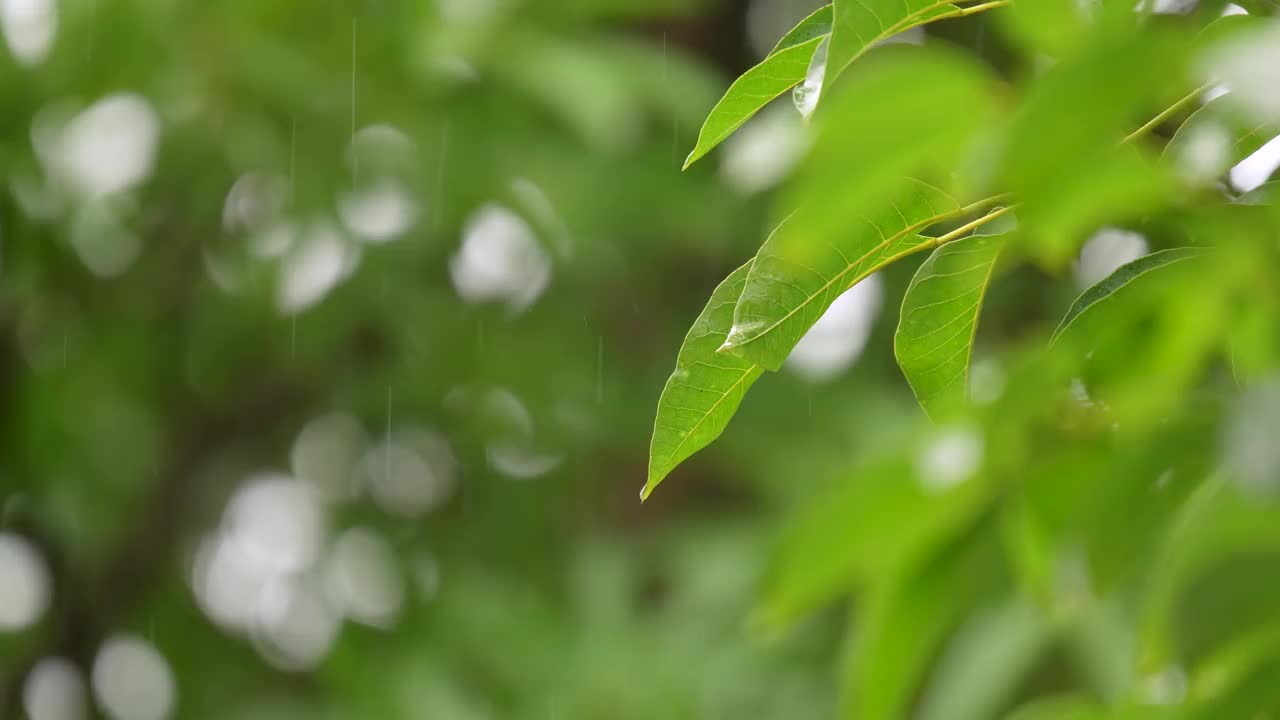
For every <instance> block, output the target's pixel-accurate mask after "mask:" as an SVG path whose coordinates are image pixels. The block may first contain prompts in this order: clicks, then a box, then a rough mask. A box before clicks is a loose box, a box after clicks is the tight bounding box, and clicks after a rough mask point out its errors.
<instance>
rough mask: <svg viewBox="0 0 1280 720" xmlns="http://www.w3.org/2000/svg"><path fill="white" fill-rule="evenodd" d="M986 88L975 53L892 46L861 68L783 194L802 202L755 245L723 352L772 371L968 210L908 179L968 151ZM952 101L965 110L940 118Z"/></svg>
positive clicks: (988, 110) (985, 111) (983, 115)
mask: <svg viewBox="0 0 1280 720" xmlns="http://www.w3.org/2000/svg"><path fill="white" fill-rule="evenodd" d="M991 88H992V79H991V77H990V74H989V72H988V71H987V70H985V69H983V68H981V67H978V66H977V65H975V64H974V63H973V61H972V59H971V58H964V57H958V56H956V54H955V53H953V52H949V51H945V50H942V49H936V48H934V49H929V48H891V49H889V48H887V49H886V50H885V51H884V52H882V53H877V55H876V56H875V57H873V58H871V59H870V61H869V62H868V63H866V64H864V65H863V66H862V67H861V68H859V72H858V73H857V74H856V77H853V78H851V82H850V84H849V87H848V89H849V90H850V92H849V93H848V94H846V95H842V96H841V97H840V98H838V99H837V102H835V103H833V104H832V105H831V106H830V108H829V110H828V112H827V113H825V114H824V116H823V120H822V123H823V124H822V126H821V128H820V130H819V137H818V142H817V145H816V146H815V148H814V152H813V153H811V155H810V157H809V159H808V161H807V162H806V163H805V164H804V165H803V166H802V168H801V171H800V174H799V177H798V178H797V182H796V183H794V184H793V187H792V192H790V193H788V196H787V197H786V198H784V202H785V203H786V204H787V206H788V207H790V208H800V209H799V210H797V211H796V212H795V213H794V214H793V215H792V216H791V217H790V218H789V219H788V220H787V221H786V222H785V223H784V227H783V228H782V230H781V231H780V232H778V233H775V235H774V237H773V238H772V239H771V240H770V241H769V242H768V243H766V244H765V246H764V247H763V248H761V250H760V252H759V253H758V255H757V257H756V263H755V265H754V267H753V268H752V271H751V274H750V276H749V277H748V279H747V286H746V288H745V289H744V290H743V294H742V298H741V300H739V302H738V306H737V308H736V310H735V312H734V330H733V332H732V333H731V334H730V337H729V340H728V342H727V343H726V345H725V347H724V350H725V351H732V352H733V353H734V354H736V355H738V356H739V357H741V358H743V359H745V360H749V361H751V362H753V363H755V364H757V365H760V366H761V367H764V368H766V369H769V370H776V369H777V368H779V367H780V366H781V365H782V362H783V361H784V360H785V359H786V357H787V355H788V354H789V353H790V352H791V349H792V348H793V347H795V344H796V343H797V342H799V340H800V338H801V337H802V336H803V335H804V333H805V332H806V331H807V330H808V329H809V328H810V327H811V326H812V325H813V323H815V322H816V321H817V320H818V318H820V317H821V316H822V314H823V312H825V311H826V309H827V308H828V307H829V306H830V304H831V302H832V301H834V300H835V298H836V297H838V296H839V295H840V294H841V293H843V292H844V291H845V290H847V289H848V288H849V287H851V286H852V285H853V284H854V283H855V282H857V281H858V280H859V279H861V277H863V276H865V275H866V274H869V273H870V272H872V271H874V270H875V269H877V268H879V267H881V266H883V265H885V264H887V263H889V262H892V261H893V260H896V259H897V258H899V257H902V256H904V255H906V254H909V253H911V252H915V251H917V250H920V249H922V248H923V247H924V244H923V243H924V242H925V241H924V240H922V239H921V238H919V237H918V236H917V233H918V232H920V231H922V230H924V229H925V228H927V227H928V226H929V225H932V224H934V223H936V222H938V221H939V220H943V219H947V218H950V217H953V216H956V215H960V214H963V213H964V212H965V209H964V208H961V207H960V205H959V203H958V202H957V201H956V200H955V199H954V198H953V197H951V196H950V195H949V194H948V193H947V192H944V191H943V190H940V189H939V188H937V187H934V186H932V185H929V184H927V183H923V182H919V181H916V180H911V179H909V178H912V177H916V176H918V175H921V174H930V175H931V174H933V173H934V172H935V171H937V172H941V170H942V169H943V168H949V167H952V166H953V164H954V163H955V162H956V161H957V160H958V157H959V156H960V155H962V154H964V153H966V152H967V151H968V150H969V149H970V147H971V145H972V143H973V141H974V138H975V137H976V136H977V134H978V133H979V132H980V131H981V129H982V127H983V125H984V124H985V122H986V120H987V119H989V118H990V117H992V114H993V113H994V107H993V104H994V101H993V100H992V96H991V92H990V91H991ZM872 107H874V108H876V110H875V112H870V111H868V108H872ZM949 107H964V108H965V112H964V113H961V114H959V115H957V116H955V117H949V118H948V119H947V120H946V122H939V120H938V116H937V112H938V111H939V109H941V108H949ZM979 207H981V205H979Z"/></svg>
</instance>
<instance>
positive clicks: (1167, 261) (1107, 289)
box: [1050, 247, 1212, 344]
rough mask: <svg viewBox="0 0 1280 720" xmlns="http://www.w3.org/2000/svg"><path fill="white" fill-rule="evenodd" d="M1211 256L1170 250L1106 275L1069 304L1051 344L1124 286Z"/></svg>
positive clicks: (1194, 250) (1206, 250) (1193, 249)
mask: <svg viewBox="0 0 1280 720" xmlns="http://www.w3.org/2000/svg"><path fill="white" fill-rule="evenodd" d="M1211 252H1212V250H1211V249H1209V248H1200V247H1184V248H1173V249H1170V250H1160V251H1158V252H1153V253H1151V254H1150V255H1145V256H1143V257H1140V258H1138V259H1137V260H1134V261H1133V262H1131V263H1128V264H1126V265H1122V266H1120V268H1119V269H1117V270H1116V271H1115V272H1113V273H1111V274H1110V275H1108V276H1107V277H1106V279H1104V280H1103V281H1102V282H1100V283H1098V284H1097V285H1094V286H1093V287H1091V288H1089V289H1088V290H1085V291H1084V292H1083V293H1082V294H1081V295H1080V297H1078V298H1076V301H1075V302H1074V303H1072V304H1071V308H1070V309H1069V310H1067V314H1066V315H1065V316H1064V317H1063V318H1062V322H1060V323H1058V329H1057V330H1054V331H1053V337H1052V339H1051V340H1050V344H1053V343H1056V342H1057V341H1058V338H1060V337H1062V335H1063V333H1065V332H1066V331H1067V330H1069V329H1070V328H1071V326H1072V324H1073V323H1075V322H1076V320H1077V319H1078V318H1079V317H1080V316H1081V315H1084V314H1085V313H1087V312H1089V310H1091V309H1093V308H1094V307H1095V306H1097V305H1098V304H1099V303H1103V302H1105V301H1107V300H1109V299H1110V298H1111V297H1112V296H1113V295H1115V294H1116V293H1117V292H1119V291H1120V290H1122V289H1124V287H1125V286H1127V285H1129V284H1130V283H1132V282H1134V281H1135V280H1137V279H1138V278H1140V277H1142V276H1143V275H1146V274H1147V273H1149V272H1154V271H1156V270H1160V269H1161V268H1166V267H1169V266H1171V265H1174V264H1176V263H1180V262H1183V261H1185V260H1194V259H1195V258H1199V257H1204V256H1205V255H1207V254H1209V253H1211Z"/></svg>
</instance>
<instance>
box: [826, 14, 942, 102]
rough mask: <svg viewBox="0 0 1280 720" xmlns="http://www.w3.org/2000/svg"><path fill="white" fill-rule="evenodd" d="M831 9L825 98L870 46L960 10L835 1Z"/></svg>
mask: <svg viewBox="0 0 1280 720" xmlns="http://www.w3.org/2000/svg"><path fill="white" fill-rule="evenodd" d="M832 5H833V7H834V9H835V13H834V17H833V19H832V29H831V45H830V47H829V48H828V49H827V70H826V75H825V77H824V78H823V82H822V92H823V94H824V95H825V94H826V91H827V89H828V88H830V87H831V84H832V83H834V82H835V80H836V78H837V77H839V76H840V74H841V73H843V72H844V70H845V68H847V67H849V66H850V65H851V64H853V62H854V61H855V60H857V59H858V58H859V57H861V56H862V54H863V53H865V52H866V51H867V50H868V49H869V48H870V47H871V46H872V45H875V44H876V43H878V42H880V41H881V40H884V39H885V38H888V37H891V36H893V35H896V34H897V33H900V32H902V31H903V30H907V29H910V28H913V27H915V26H917V25H923V24H925V23H928V22H930V21H932V20H936V19H938V18H940V17H946V16H949V15H951V14H953V13H954V12H956V11H957V10H958V9H959V8H957V7H956V6H955V5H953V4H951V3H946V2H937V0H835V2H834V3H832Z"/></svg>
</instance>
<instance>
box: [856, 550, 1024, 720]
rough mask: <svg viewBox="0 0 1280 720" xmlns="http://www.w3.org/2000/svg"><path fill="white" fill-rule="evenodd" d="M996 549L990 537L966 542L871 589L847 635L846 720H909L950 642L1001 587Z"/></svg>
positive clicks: (942, 551) (860, 605)
mask: <svg viewBox="0 0 1280 720" xmlns="http://www.w3.org/2000/svg"><path fill="white" fill-rule="evenodd" d="M993 545H994V543H992V542H990V537H988V536H981V535H980V536H977V537H974V538H969V539H966V540H965V541H963V542H960V543H956V544H954V545H951V546H948V547H945V548H943V549H942V550H941V551H940V552H939V553H937V554H936V555H935V556H934V557H932V558H930V559H929V561H928V562H927V563H923V564H920V565H912V566H910V567H908V568H904V570H905V572H901V573H899V574H897V575H896V576H895V577H893V578H890V579H889V580H888V581H887V582H882V583H879V584H877V585H876V586H875V587H873V588H872V589H871V591H870V592H869V593H868V597H867V598H866V600H865V601H864V602H862V603H859V612H858V617H857V620H856V622H855V624H854V625H853V630H852V632H851V633H850V637H851V639H852V644H851V646H850V648H849V657H848V659H847V665H846V669H845V684H844V687H843V688H842V694H843V696H844V700H843V706H844V707H843V710H844V713H843V714H844V716H845V717H850V718H858V720H894V719H895V718H900V717H904V716H905V715H906V713H905V710H906V709H907V707H908V705H909V703H910V701H911V698H912V697H913V696H914V694H915V692H916V691H917V689H918V686H919V684H920V682H921V680H922V679H923V677H924V675H925V673H926V671H927V670H928V667H929V663H930V661H931V660H932V659H933V658H934V656H935V655H936V654H937V653H938V650H939V648H941V647H942V645H943V642H944V641H945V640H946V637H947V635H948V634H950V633H951V632H952V631H953V630H954V628H955V626H956V625H957V624H958V623H959V622H960V621H961V619H962V618H963V617H964V616H965V615H966V614H967V613H969V612H970V611H971V609H972V608H973V607H975V606H976V605H977V604H978V603H979V602H981V601H982V599H983V598H985V597H987V596H988V595H990V593H991V592H992V591H993V590H994V589H995V588H997V587H998V586H999V573H998V572H997V568H999V567H1000V562H999V551H998V549H997V548H996V547H993Z"/></svg>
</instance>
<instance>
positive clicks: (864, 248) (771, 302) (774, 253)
mask: <svg viewBox="0 0 1280 720" xmlns="http://www.w3.org/2000/svg"><path fill="white" fill-rule="evenodd" d="M907 190H908V192H906V193H904V194H903V195H902V196H901V197H900V198H899V199H898V200H895V201H892V202H890V203H888V204H887V205H886V206H885V208H884V209H883V210H882V211H881V212H879V213H877V214H876V215H873V216H868V217H862V218H854V219H853V221H854V222H853V225H852V227H850V228H848V231H847V232H845V233H843V234H841V235H839V236H837V237H835V238H834V242H832V243H830V244H826V245H818V244H816V243H814V242H813V241H812V240H813V236H812V235H810V234H809V224H808V223H807V222H806V221H807V220H808V213H810V212H811V209H810V208H805V209H802V210H800V211H797V212H796V214H794V215H792V216H791V217H790V218H788V219H787V220H785V221H783V224H782V225H780V226H779V227H778V229H777V230H775V231H774V233H773V235H772V236H771V237H770V238H769V240H768V241H766V242H765V244H764V246H763V247H761V248H760V252H759V253H758V254H757V255H756V261H755V264H754V265H753V266H752V269H751V273H750V274H749V275H748V277H747V283H746V287H745V288H744V289H743V293H742V297H741V298H739V300H738V305H737V307H736V308H735V309H734V321H733V327H732V328H731V330H730V332H729V336H728V337H727V338H726V340H725V343H724V345H723V346H722V347H721V351H722V353H721V354H732V355H736V356H737V357H740V358H743V359H745V360H749V361H751V362H753V363H755V364H758V365H760V366H762V367H764V368H766V369H768V370H777V369H778V368H780V367H781V366H782V363H783V361H785V360H786V358H787V355H788V354H790V352H791V350H792V348H794V347H795V345H796V343H797V342H799V341H800V338H802V337H803V336H804V334H805V332H806V331H808V329H809V328H810V327H812V326H813V324H814V323H815V322H817V321H818V318H820V317H822V314H823V313H824V312H826V310H827V308H829V307H831V303H833V302H835V299H836V298H838V297H840V295H841V294H842V293H843V292H844V291H846V290H848V289H849V288H851V287H853V286H854V285H855V284H857V283H858V282H859V281H861V280H862V279H863V278H865V277H867V276H868V275H870V274H871V273H873V272H875V271H876V270H878V269H880V268H882V267H884V266H885V265H888V264H890V263H892V262H894V261H895V260H898V259H900V258H903V257H906V256H907V255H911V254H913V253H916V252H919V251H921V250H925V249H928V248H929V247H931V246H932V243H933V239H932V238H927V237H923V236H922V235H920V234H919V233H920V231H922V230H924V229H925V228H927V227H929V226H930V225H933V224H935V223H937V222H939V221H941V220H945V219H948V218H951V217H956V216H958V215H962V214H964V212H965V211H966V210H967V208H962V207H960V204H959V203H958V202H956V200H955V198H953V197H951V196H950V195H948V194H947V193H945V192H943V191H942V190H939V189H938V188H935V187H933V186H931V185H928V184H926V183H922V182H918V181H912V182H911V183H910V185H909V186H908V188H907ZM726 350H732V352H731V353H725V352H723V351H726Z"/></svg>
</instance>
